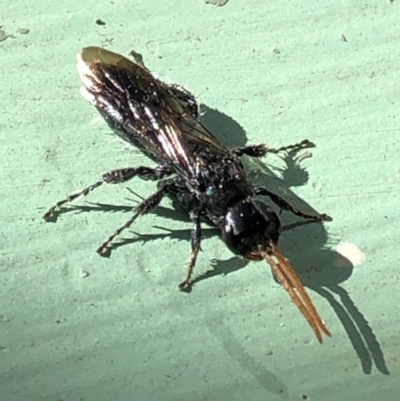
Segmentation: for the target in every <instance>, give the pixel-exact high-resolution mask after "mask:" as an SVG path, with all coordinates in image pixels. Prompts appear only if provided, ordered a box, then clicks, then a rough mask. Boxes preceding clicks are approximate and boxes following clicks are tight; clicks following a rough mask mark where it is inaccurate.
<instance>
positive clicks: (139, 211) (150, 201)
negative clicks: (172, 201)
mask: <svg viewBox="0 0 400 401" xmlns="http://www.w3.org/2000/svg"><path fill="white" fill-rule="evenodd" d="M170 190H171V185H164V186H163V187H161V188H160V189H159V190H158V191H157V192H155V193H154V194H153V195H151V196H149V197H148V198H146V199H145V200H144V201H143V202H141V203H139V205H138V206H136V207H135V208H134V209H133V210H134V212H135V214H134V215H133V216H132V217H131V218H130V219H129V220H128V221H127V222H126V223H125V224H124V225H123V226H121V227H120V228H118V229H117V230H116V231H115V232H114V234H113V235H111V236H110V237H108V239H107V241H104V242H103V243H102V244H101V245H100V247H99V248H98V249H97V253H98V254H99V255H101V256H106V255H107V254H108V252H109V248H110V245H111V243H112V242H113V241H114V239H115V238H116V237H118V236H119V235H120V234H121V233H122V231H124V230H126V229H128V228H129V227H130V226H131V225H132V224H133V223H134V221H135V220H136V219H137V218H138V217H139V216H143V215H145V214H147V213H150V212H151V211H152V210H153V209H154V208H155V207H156V206H157V205H158V204H159V203H160V202H161V200H162V198H163V197H164V196H165V195H167V194H168V192H169V191H170Z"/></svg>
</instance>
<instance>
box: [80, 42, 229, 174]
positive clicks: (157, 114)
mask: <svg viewBox="0 0 400 401" xmlns="http://www.w3.org/2000/svg"><path fill="white" fill-rule="evenodd" d="M77 60H78V64H77V68H78V72H79V75H80V78H81V81H82V83H83V85H84V86H83V88H82V94H83V96H84V97H85V98H86V99H87V100H88V101H89V102H90V103H92V104H93V105H94V106H95V107H96V108H97V109H98V111H99V112H100V114H101V115H102V116H103V118H104V119H105V120H106V121H107V123H108V124H109V125H110V127H111V128H112V129H113V130H114V131H115V133H116V134H117V135H119V136H120V137H121V138H122V139H123V140H125V141H126V142H128V143H130V144H132V145H134V146H136V147H138V148H139V149H140V150H142V151H143V152H144V153H146V154H148V155H149V156H150V157H153V159H155V160H157V161H158V162H161V163H167V164H169V165H172V166H173V167H174V168H175V169H176V170H177V172H180V173H181V174H184V175H186V176H189V177H193V176H194V174H195V171H194V167H193V166H194V158H195V155H193V154H192V153H191V149H193V146H191V144H195V145H197V144H198V145H200V146H202V145H203V146H206V147H207V148H208V149H209V150H210V151H211V150H213V151H214V152H217V153H220V152H222V153H225V152H228V150H227V149H226V148H225V147H224V146H223V145H222V144H221V143H220V142H219V141H218V140H217V139H216V138H215V137H214V136H213V135H212V134H211V133H210V132H209V130H207V129H206V128H205V127H204V126H203V125H202V124H201V123H200V122H199V121H198V119H197V116H194V115H193V114H192V113H191V112H190V111H189V108H186V107H185V102H184V100H182V98H179V97H177V96H176V95H175V94H176V91H177V89H176V87H174V89H173V90H172V89H171V86H168V85H166V84H164V83H162V82H161V81H159V80H157V79H156V78H155V77H154V76H153V75H152V74H151V73H150V72H149V71H148V70H146V69H145V68H143V67H142V66H140V65H139V64H136V63H135V62H133V61H131V60H129V59H127V58H125V57H123V56H121V55H119V54H116V53H113V52H110V51H108V50H105V49H102V48H99V47H87V48H84V49H83V50H82V52H81V53H79V54H78V56H77Z"/></svg>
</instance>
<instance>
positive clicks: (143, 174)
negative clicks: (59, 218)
mask: <svg viewBox="0 0 400 401" xmlns="http://www.w3.org/2000/svg"><path fill="white" fill-rule="evenodd" d="M171 174H172V172H171V170H170V169H169V168H168V167H167V166H165V165H162V166H159V167H156V168H149V167H143V166H141V167H137V168H133V167H127V168H121V169H118V170H112V171H109V172H107V173H104V174H103V175H102V177H101V180H99V181H97V182H96V183H94V184H92V185H89V186H88V187H86V188H84V189H82V190H79V191H76V192H74V193H72V194H70V195H69V196H68V197H67V198H65V199H63V200H61V201H59V202H57V203H56V204H55V205H54V206H53V207H52V208H51V209H49V210H48V211H47V212H46V213H45V214H44V216H43V219H44V220H46V221H49V220H50V219H51V218H52V217H53V216H54V215H55V213H56V212H57V211H58V210H59V209H60V207H61V206H63V205H65V204H66V203H70V202H73V201H75V200H76V199H78V198H80V197H83V196H86V195H88V194H89V193H90V192H92V191H93V190H94V189H96V188H98V187H100V186H101V185H103V184H121V183H123V182H126V181H129V180H130V179H132V178H133V177H136V176H138V177H140V178H142V179H145V180H159V179H161V178H164V177H167V176H169V175H171Z"/></svg>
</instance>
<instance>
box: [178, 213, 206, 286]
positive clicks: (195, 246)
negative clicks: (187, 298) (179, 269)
mask: <svg viewBox="0 0 400 401" xmlns="http://www.w3.org/2000/svg"><path fill="white" fill-rule="evenodd" d="M191 220H192V222H193V224H194V227H193V230H192V237H191V246H192V252H191V254H190V259H189V263H188V268H187V274H186V278H185V280H184V281H182V283H180V284H179V289H180V290H181V291H185V290H187V289H188V288H189V287H190V284H191V283H190V282H191V278H192V274H193V269H194V266H195V264H196V259H197V255H198V254H199V251H200V243H201V222H200V214H199V213H193V214H192V215H191Z"/></svg>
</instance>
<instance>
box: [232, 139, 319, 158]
mask: <svg viewBox="0 0 400 401" xmlns="http://www.w3.org/2000/svg"><path fill="white" fill-rule="evenodd" d="M310 147H314V144H313V143H312V142H310V141H309V140H308V139H304V140H303V141H301V142H299V143H296V144H294V145H288V146H282V147H280V148H277V149H273V148H268V147H267V146H266V145H264V144H259V145H251V146H245V147H243V148H238V149H235V150H234V152H235V153H236V155H237V156H243V155H247V156H250V157H263V156H265V155H266V154H267V153H275V154H276V153H280V152H290V151H299V150H301V149H306V148H310Z"/></svg>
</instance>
